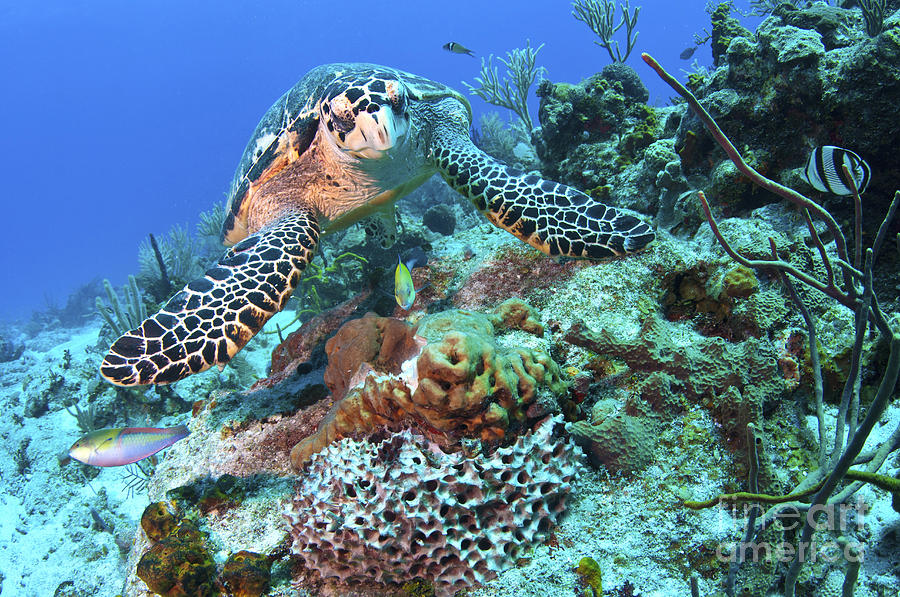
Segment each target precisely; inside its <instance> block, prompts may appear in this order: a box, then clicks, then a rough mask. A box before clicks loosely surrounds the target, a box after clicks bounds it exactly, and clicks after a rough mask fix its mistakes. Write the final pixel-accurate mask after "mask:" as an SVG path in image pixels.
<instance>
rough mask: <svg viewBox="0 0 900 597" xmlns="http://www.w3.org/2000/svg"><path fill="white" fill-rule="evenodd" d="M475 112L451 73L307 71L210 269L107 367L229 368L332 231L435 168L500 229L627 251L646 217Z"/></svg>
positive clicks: (253, 149) (245, 184) (254, 150)
mask: <svg viewBox="0 0 900 597" xmlns="http://www.w3.org/2000/svg"><path fill="white" fill-rule="evenodd" d="M471 120H472V109H471V107H470V106H469V103H468V101H466V99H465V98H464V97H463V96H462V95H460V94H459V93H458V92H457V91H455V90H453V89H451V88H449V87H446V86H444V85H442V84H440V83H437V82H434V81H430V80H428V79H425V78H423V77H419V76H416V75H412V74H409V73H406V72H403V71H399V70H396V69H393V68H389V67H384V66H378V65H374V64H357V63H352V64H327V65H323V66H319V67H316V68H314V69H312V70H311V71H309V72H308V73H307V74H306V75H305V76H304V77H303V78H302V79H301V80H300V82H299V83H297V84H296V85H295V86H294V87H293V88H292V89H291V90H290V91H288V92H287V93H286V94H284V95H283V96H282V97H281V98H280V99H279V100H278V101H277V102H275V105H273V106H272V107H271V108H270V109H269V111H268V112H266V114H265V116H263V118H262V120H261V121H260V123H259V125H258V126H257V127H256V131H255V132H254V133H253V136H252V137H251V138H250V141H249V143H248V144H247V148H246V149H245V150H244V154H243V156H242V157H241V161H240V164H239V165H238V168H237V171H236V173H235V176H234V181H233V182H232V185H231V192H230V194H229V199H228V209H227V216H226V219H225V224H224V227H223V240H224V242H225V244H226V245H233V246H231V248H229V249H228V251H227V252H226V253H225V255H224V256H223V257H222V258H221V259H220V260H219V261H218V263H217V264H216V265H215V266H213V267H212V268H210V269H209V270H207V271H206V273H205V275H204V276H203V277H201V278H198V279H196V280H193V281H192V282H190V283H189V284H188V285H187V286H185V287H184V289H183V290H181V291H180V292H178V293H177V294H176V295H175V296H173V297H172V298H171V299H169V301H168V302H167V303H166V304H165V306H164V307H163V308H162V309H161V310H160V311H159V312H157V313H156V314H154V315H151V316H150V317H148V318H147V319H145V320H144V321H143V322H142V323H141V324H140V326H138V327H136V328H135V329H133V330H130V331H128V332H127V333H125V334H123V335H122V336H121V337H120V338H119V339H118V340H116V341H115V342H114V343H113V344H112V346H111V347H110V349H109V353H108V354H107V355H106V357H105V358H104V359H103V363H102V364H101V366H100V372H101V374H102V375H103V377H105V378H106V379H108V380H109V381H111V382H112V383H114V384H118V385H122V386H131V385H141V384H166V383H172V382H175V381H178V380H180V379H184V378H185V377H187V376H189V375H191V374H194V373H198V372H200V371H204V370H206V369H208V368H209V367H211V366H213V365H218V366H220V367H223V366H224V365H225V363H227V362H228V361H229V360H230V359H231V358H232V357H233V356H234V355H235V353H237V352H238V351H239V350H240V349H241V348H243V347H244V345H246V344H247V342H248V341H249V340H250V338H252V337H253V336H254V335H255V334H256V333H257V332H259V330H260V329H261V328H262V326H263V324H265V322H266V321H267V320H268V319H269V318H270V317H271V316H272V315H274V314H275V313H277V312H278V311H280V310H281V309H282V307H284V304H285V302H286V301H287V300H288V298H289V297H290V296H291V293H292V292H293V290H294V288H295V287H296V286H297V283H298V281H299V279H300V274H301V272H303V269H304V268H305V267H306V265H307V264H308V263H309V261H310V260H311V259H312V258H313V255H314V253H315V250H316V245H317V243H318V240H319V234H320V231H322V232H323V233H326V234H327V233H328V232H331V231H334V230H338V229H341V228H344V227H346V226H348V225H350V224H352V223H354V222H357V221H359V220H360V219H362V218H367V217H370V216H378V214H379V212H383V211H384V210H385V209H388V208H390V206H391V205H392V204H393V202H394V201H396V200H397V199H399V198H400V197H402V196H404V195H406V194H407V193H409V192H410V191H412V190H413V189H415V188H416V187H418V186H419V185H420V184H422V183H423V182H424V181H425V180H427V179H428V178H429V177H431V176H432V175H433V174H434V173H435V172H439V173H440V174H441V176H443V178H444V180H446V181H447V183H448V184H450V186H452V187H453V188H454V189H456V190H457V191H459V192H460V193H462V194H463V195H465V196H466V197H468V198H469V200H470V201H472V203H474V204H475V206H476V207H477V208H478V210H479V211H481V212H482V213H483V214H484V215H485V216H486V217H487V219H488V220H490V221H491V223H493V224H494V225H496V226H498V227H500V228H503V229H504V230H507V231H509V232H511V233H512V234H514V235H515V236H517V237H519V238H520V239H522V240H523V241H525V242H527V243H528V244H530V245H532V246H534V247H537V248H538V249H540V250H541V251H543V252H544V253H546V254H548V255H554V256H555V255H560V256H567V257H579V258H601V257H610V256H614V255H623V254H626V253H631V252H634V251H637V250H639V249H641V248H643V247H644V246H645V245H647V244H648V243H649V242H650V241H652V240H653V238H654V234H653V230H652V229H651V228H650V226H648V225H647V224H646V223H644V222H643V221H641V220H639V219H638V218H636V217H634V216H632V215H629V214H626V213H624V212H622V211H619V210H617V209H614V208H612V207H608V206H606V205H603V204H601V203H598V202H596V201H594V200H593V199H591V198H590V197H588V196H587V195H585V194H584V193H582V192H580V191H578V190H576V189H573V188H571V187H568V186H566V185H563V184H560V183H557V182H551V181H549V180H544V179H542V178H541V177H540V176H538V175H536V174H524V173H522V172H518V171H515V170H513V169H511V168H509V167H507V166H506V165H505V164H503V163H502V162H498V161H497V160H495V159H493V158H492V157H490V156H488V155H487V154H486V153H484V152H483V151H481V150H480V149H478V148H477V147H476V146H475V144H474V143H472V141H471V139H470V138H469V126H470V123H471Z"/></svg>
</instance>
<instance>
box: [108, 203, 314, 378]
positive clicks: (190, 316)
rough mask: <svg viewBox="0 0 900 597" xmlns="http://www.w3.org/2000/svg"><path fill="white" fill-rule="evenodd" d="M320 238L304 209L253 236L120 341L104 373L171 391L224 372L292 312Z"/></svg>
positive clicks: (240, 243) (117, 342)
mask: <svg viewBox="0 0 900 597" xmlns="http://www.w3.org/2000/svg"><path fill="white" fill-rule="evenodd" d="M318 239H319V226H318V222H317V221H316V218H315V216H314V215H313V213H312V212H311V211H309V210H302V209H294V210H293V211H291V212H289V213H287V214H285V215H282V216H281V217H280V218H278V219H277V220H275V221H274V222H272V223H271V224H269V225H268V226H266V227H264V228H262V229H261V230H259V231H258V232H256V233H255V234H253V235H251V236H248V237H247V238H245V239H244V240H242V241H241V242H239V243H238V244H236V245H235V246H233V247H231V248H230V249H229V250H228V252H227V253H225V255H224V256H223V257H222V259H220V260H219V262H218V263H217V264H216V265H215V266H214V267H212V268H210V269H209V270H207V271H206V274H205V275H204V276H203V277H202V278H198V279H196V280H193V281H192V282H191V283H190V284H188V285H187V286H185V287H184V289H183V290H181V291H180V292H179V293H178V294H176V295H175V296H173V297H172V298H171V299H169V302H167V303H166V305H165V306H164V307H163V308H162V309H161V310H160V311H159V312H158V313H156V314H155V315H152V316H150V317H148V318H147V319H145V320H144V321H143V323H141V325H140V326H138V327H137V328H135V329H133V330H131V331H129V332H127V333H125V334H123V335H122V337H121V338H119V339H118V340H116V341H115V342H114V343H113V345H112V346H111V347H110V349H109V353H108V354H107V355H106V358H104V359H103V363H102V364H101V365H100V374H101V375H103V377H105V378H106V379H108V380H109V381H111V382H112V383H114V384H117V385H120V386H133V385H143V384H167V383H172V382H176V381H178V380H180V379H184V378H185V377H187V376H188V375H191V374H194V373H199V372H200V371H205V370H206V369H208V368H210V367H211V366H213V365H224V364H225V363H227V362H228V361H230V360H231V358H232V357H233V356H234V355H235V353H237V351H239V350H240V349H241V348H243V347H244V345H245V344H247V342H248V341H249V340H250V338H252V337H253V336H254V335H255V334H256V333H257V332H258V331H259V330H260V329H261V328H262V326H263V324H265V322H266V321H268V319H269V318H270V317H272V315H274V314H275V313H277V312H278V311H280V310H281V309H282V307H284V304H285V302H287V300H288V298H289V297H290V296H291V293H292V292H293V290H294V288H295V287H296V286H297V282H298V281H299V280H300V273H301V272H302V271H303V269H304V268H305V267H306V265H307V264H308V263H309V261H310V260H311V259H312V257H313V254H314V253H315V249H316V244H317V242H318Z"/></svg>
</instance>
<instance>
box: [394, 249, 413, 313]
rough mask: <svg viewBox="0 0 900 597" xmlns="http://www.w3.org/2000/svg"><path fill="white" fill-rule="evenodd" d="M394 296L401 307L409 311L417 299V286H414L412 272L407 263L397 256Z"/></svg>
mask: <svg viewBox="0 0 900 597" xmlns="http://www.w3.org/2000/svg"><path fill="white" fill-rule="evenodd" d="M394 298H395V299H397V304H398V305H400V308H402V309H404V310H406V311H408V310H409V308H410V307H412V304H413V303H414V302H415V301H416V287H415V286H413V280H412V274H411V273H409V268H408V267H406V264H405V263H403V262H402V261H400V257H397V269H395V270H394Z"/></svg>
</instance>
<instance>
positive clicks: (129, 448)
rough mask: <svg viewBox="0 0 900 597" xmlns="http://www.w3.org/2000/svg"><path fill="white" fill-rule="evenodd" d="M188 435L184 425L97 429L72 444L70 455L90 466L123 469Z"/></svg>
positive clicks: (188, 432)
mask: <svg viewBox="0 0 900 597" xmlns="http://www.w3.org/2000/svg"><path fill="white" fill-rule="evenodd" d="M190 433H191V432H190V431H189V430H188V428H187V427H185V426H184V425H179V426H178V427H118V428H115V429H98V430H97V431H92V432H90V433H88V434H87V435H85V436H84V437H82V438H81V439H79V440H78V441H77V442H75V443H74V444H72V447H71V448H69V456H71V457H72V458H74V459H75V460H77V461H79V462H83V463H85V464H90V465H93V466H123V465H126V464H131V463H132V462H137V461H138V460H143V459H144V458H147V457H148V456H152V455H154V454H156V453H157V452H159V451H160V450H162V449H164V448H168V447H169V446H171V445H172V444H174V443H175V442H177V441H178V440H180V439H184V438H186V437H187V436H188V435H190Z"/></svg>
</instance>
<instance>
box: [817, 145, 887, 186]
mask: <svg viewBox="0 0 900 597" xmlns="http://www.w3.org/2000/svg"><path fill="white" fill-rule="evenodd" d="M843 164H846V165H847V169H848V170H850V176H851V177H853V182H855V183H856V188H857V190H858V191H859V192H860V193H862V192H863V191H865V190H866V186H868V184H869V179H870V178H871V177H872V171H871V169H870V168H869V165H868V164H867V163H866V162H865V160H863V159H862V158H861V157H859V156H858V155H856V154H855V153H853V152H852V151H850V150H849V149H843V148H841V147H835V146H834V145H823V146H821V147H816V148H815V149H813V150H812V153H811V154H809V161H807V162H806V169H805V170H804V171H803V176H804V177H805V178H806V181H807V182H809V184H810V185H812V187H813V188H814V189H816V190H817V191H822V192H823V193H833V194H835V195H852V194H853V188H852V185H851V184H850V183H851V181H850V180H848V179H847V178H846V177H845V176H844V171H843V168H841V166H842V165H843Z"/></svg>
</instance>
